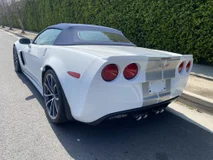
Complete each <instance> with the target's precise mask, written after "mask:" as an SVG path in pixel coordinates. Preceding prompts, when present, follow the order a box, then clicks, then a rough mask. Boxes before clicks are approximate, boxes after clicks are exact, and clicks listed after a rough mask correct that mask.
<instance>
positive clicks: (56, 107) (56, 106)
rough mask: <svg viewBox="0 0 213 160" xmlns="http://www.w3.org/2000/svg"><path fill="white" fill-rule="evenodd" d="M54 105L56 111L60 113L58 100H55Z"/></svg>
mask: <svg viewBox="0 0 213 160" xmlns="http://www.w3.org/2000/svg"><path fill="white" fill-rule="evenodd" d="M54 106H55V110H56V112H57V113H58V105H57V103H56V101H55V100H54Z"/></svg>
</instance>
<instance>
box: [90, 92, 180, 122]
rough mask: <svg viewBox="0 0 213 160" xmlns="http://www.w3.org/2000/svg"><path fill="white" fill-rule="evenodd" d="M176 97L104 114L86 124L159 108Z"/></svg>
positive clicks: (165, 105)
mask: <svg viewBox="0 0 213 160" xmlns="http://www.w3.org/2000/svg"><path fill="white" fill-rule="evenodd" d="M178 97H179V96H177V97H174V98H172V99H169V100H167V101H164V102H160V103H157V104H153V105H149V106H145V107H140V108H136V109H130V110H125V111H120V112H115V113H111V114H108V115H105V116H103V117H101V118H99V119H98V120H96V121H94V122H90V123H88V124H91V125H97V124H99V123H101V122H102V121H104V120H106V119H110V118H113V117H118V116H120V117H127V116H129V115H134V114H140V113H144V112H150V111H152V110H153V109H159V108H163V107H167V106H168V105H169V104H170V103H171V102H173V101H174V100H176V99H177V98H178ZM115 119H116V118H115Z"/></svg>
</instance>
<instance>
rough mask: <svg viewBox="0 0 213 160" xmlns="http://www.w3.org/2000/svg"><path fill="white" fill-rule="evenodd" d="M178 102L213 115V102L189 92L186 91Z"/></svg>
mask: <svg viewBox="0 0 213 160" xmlns="http://www.w3.org/2000/svg"><path fill="white" fill-rule="evenodd" d="M178 101H180V102H182V103H184V104H186V105H188V106H191V107H194V108H199V109H201V110H204V111H207V112H210V113H213V100H212V99H209V98H206V97H203V96H200V95H197V94H194V93H191V92H188V91H184V92H183V94H182V95H181V96H180V98H179V99H178Z"/></svg>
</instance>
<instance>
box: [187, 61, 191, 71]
mask: <svg viewBox="0 0 213 160" xmlns="http://www.w3.org/2000/svg"><path fill="white" fill-rule="evenodd" d="M190 67H191V61H189V62H188V63H187V65H186V72H189V69H190Z"/></svg>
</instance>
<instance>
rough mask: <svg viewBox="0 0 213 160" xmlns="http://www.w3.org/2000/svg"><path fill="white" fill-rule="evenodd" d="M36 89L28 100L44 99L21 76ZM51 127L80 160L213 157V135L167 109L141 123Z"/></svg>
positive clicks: (127, 121)
mask: <svg viewBox="0 0 213 160" xmlns="http://www.w3.org/2000/svg"><path fill="white" fill-rule="evenodd" d="M18 76H19V78H20V79H21V80H22V81H23V83H25V84H26V85H27V86H28V88H29V89H30V90H31V92H32V96H30V97H26V100H28V99H32V98H36V99H37V100H38V101H39V102H40V104H41V106H42V107H43V106H44V105H43V98H42V96H41V95H40V94H39V92H38V91H37V90H36V89H35V87H34V86H33V85H32V83H31V82H30V81H29V80H28V79H27V78H26V77H25V76H24V75H18ZM50 124H51V127H52V129H53V131H54V133H55V134H56V136H57V138H58V139H59V141H60V142H61V144H62V145H63V146H64V148H65V150H66V151H67V152H68V153H69V155H70V156H71V157H72V158H74V159H76V160H105V159H106V160H110V159H112V160H117V159H118V160H120V159H121V160H125V159H128V160H130V159H132V160H211V159H213V152H212V151H213V134H211V133H210V132H208V131H206V130H204V129H202V128H200V127H199V126H198V125H195V124H193V123H190V122H188V121H186V120H184V119H182V118H179V117H178V116H176V115H174V114H172V113H170V112H168V111H167V112H165V113H164V114H161V115H159V116H152V117H150V118H148V119H146V120H142V121H139V122H136V121H133V120H131V119H122V120H113V121H105V122H103V123H102V124H100V125H97V126H90V125H87V124H83V123H78V122H70V123H66V124H62V125H54V124H52V123H51V122H50Z"/></svg>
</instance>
